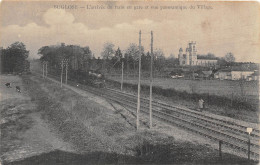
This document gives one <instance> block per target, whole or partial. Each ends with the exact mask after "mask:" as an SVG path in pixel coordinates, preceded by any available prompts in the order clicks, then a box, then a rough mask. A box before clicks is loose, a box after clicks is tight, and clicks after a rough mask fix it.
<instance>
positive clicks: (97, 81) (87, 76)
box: [69, 70, 106, 88]
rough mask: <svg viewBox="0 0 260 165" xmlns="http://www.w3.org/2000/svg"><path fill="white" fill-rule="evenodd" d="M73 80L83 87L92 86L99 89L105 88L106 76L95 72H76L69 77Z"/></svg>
mask: <svg viewBox="0 0 260 165" xmlns="http://www.w3.org/2000/svg"><path fill="white" fill-rule="evenodd" d="M69 77H70V79H71V80H74V81H77V82H78V83H80V84H83V85H90V86H93V87H97V88H105V87H106V80H105V76H104V74H102V73H101V72H98V71H95V70H88V71H82V70H76V71H75V70H74V71H72V72H71V73H70V75H69Z"/></svg>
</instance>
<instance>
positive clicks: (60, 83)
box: [60, 60, 63, 87]
mask: <svg viewBox="0 0 260 165" xmlns="http://www.w3.org/2000/svg"><path fill="white" fill-rule="evenodd" d="M62 75H63V60H61V74H60V87H62Z"/></svg>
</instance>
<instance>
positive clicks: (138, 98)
mask: <svg viewBox="0 0 260 165" xmlns="http://www.w3.org/2000/svg"><path fill="white" fill-rule="evenodd" d="M140 90H141V30H140V32H139V78H138V95H137V110H136V129H137V130H138V129H139V113H140Z"/></svg>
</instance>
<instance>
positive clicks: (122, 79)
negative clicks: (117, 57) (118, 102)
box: [121, 61, 124, 91]
mask: <svg viewBox="0 0 260 165" xmlns="http://www.w3.org/2000/svg"><path fill="white" fill-rule="evenodd" d="M123 83H124V61H122V77H121V91H122V90H123Z"/></svg>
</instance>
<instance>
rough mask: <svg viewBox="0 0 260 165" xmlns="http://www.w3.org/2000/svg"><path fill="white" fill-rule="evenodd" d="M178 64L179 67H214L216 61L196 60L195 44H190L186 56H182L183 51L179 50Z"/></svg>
mask: <svg viewBox="0 0 260 165" xmlns="http://www.w3.org/2000/svg"><path fill="white" fill-rule="evenodd" d="M178 59H179V64H180V65H181V66H185V65H192V66H196V65H199V66H214V65H216V64H217V62H218V60H215V59H198V57H197V49H196V42H193V41H192V42H190V43H189V44H188V47H187V48H186V54H183V49H182V48H180V49H179V54H178Z"/></svg>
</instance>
